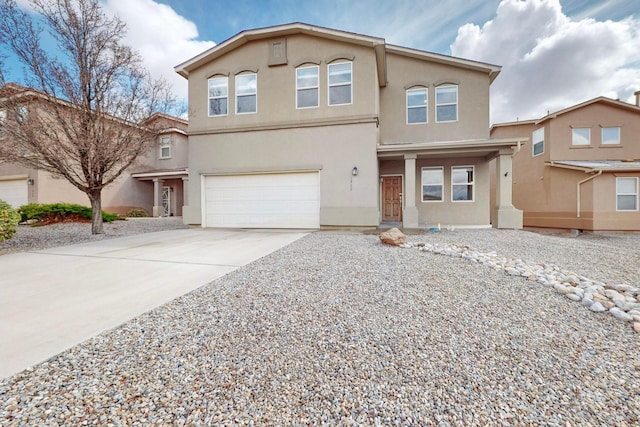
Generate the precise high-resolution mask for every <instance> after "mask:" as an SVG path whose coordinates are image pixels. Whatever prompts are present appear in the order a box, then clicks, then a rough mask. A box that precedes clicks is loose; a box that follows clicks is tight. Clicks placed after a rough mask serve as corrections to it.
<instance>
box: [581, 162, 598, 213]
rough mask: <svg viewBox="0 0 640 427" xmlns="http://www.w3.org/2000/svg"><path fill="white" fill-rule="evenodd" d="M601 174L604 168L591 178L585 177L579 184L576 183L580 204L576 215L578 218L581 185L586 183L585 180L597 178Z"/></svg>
mask: <svg viewBox="0 0 640 427" xmlns="http://www.w3.org/2000/svg"><path fill="white" fill-rule="evenodd" d="M600 175H602V169H600V170H599V171H598V173H596V174H595V175H591V176H590V177H589V178H586V179H583V180H582V181H580V182H578V184H577V185H576V191H577V196H578V197H577V200H578V206H577V209H576V217H577V218H580V186H581V185H582V184H584V183H585V182H587V181H591V180H592V179H594V178H596V177H598V176H600Z"/></svg>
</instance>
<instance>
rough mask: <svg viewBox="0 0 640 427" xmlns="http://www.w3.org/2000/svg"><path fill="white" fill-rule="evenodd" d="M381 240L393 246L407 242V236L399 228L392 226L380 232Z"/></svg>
mask: <svg viewBox="0 0 640 427" xmlns="http://www.w3.org/2000/svg"><path fill="white" fill-rule="evenodd" d="M378 237H380V241H381V242H382V243H385V244H387V245H391V246H400V245H402V244H404V243H406V242H407V236H406V234H404V233H403V232H402V231H400V230H398V229H397V228H395V227H394V228H392V229H390V230H387V231H383V232H382V233H380V236H378Z"/></svg>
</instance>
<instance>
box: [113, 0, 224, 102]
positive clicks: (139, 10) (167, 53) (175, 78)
mask: <svg viewBox="0 0 640 427" xmlns="http://www.w3.org/2000/svg"><path fill="white" fill-rule="evenodd" d="M104 7H105V11H106V12H107V13H109V12H111V13H114V14H117V15H118V16H119V17H120V18H121V19H122V20H123V21H125V22H126V23H127V29H128V31H127V35H126V36H125V42H126V43H127V44H128V45H129V46H132V47H133V48H134V49H135V50H137V51H138V52H139V53H140V55H141V56H142V59H143V62H144V65H145V67H146V68H147V69H148V70H149V71H150V72H151V74H152V75H153V76H154V77H156V78H157V77H160V76H164V77H165V78H166V79H167V80H168V81H169V83H171V85H172V86H173V90H174V93H175V94H176V96H178V97H180V98H184V99H185V100H186V99H187V81H186V80H185V79H184V78H182V77H180V76H179V75H177V74H176V73H175V71H174V70H173V67H174V66H175V65H177V64H179V63H181V62H183V61H186V60H187V59H189V58H191V57H193V56H195V55H197V54H199V53H201V52H203V51H204V50H206V49H209V48H210V47H212V46H213V45H214V44H215V43H214V42H211V41H200V40H197V38H198V29H197V28H196V25H195V24H194V23H193V22H191V21H189V20H187V19H186V18H184V17H182V16H180V15H178V14H177V13H176V12H175V11H174V10H173V9H172V8H171V7H169V6H167V5H164V4H160V3H156V2H155V1H153V0H135V1H131V0H106V2H105V4H104Z"/></svg>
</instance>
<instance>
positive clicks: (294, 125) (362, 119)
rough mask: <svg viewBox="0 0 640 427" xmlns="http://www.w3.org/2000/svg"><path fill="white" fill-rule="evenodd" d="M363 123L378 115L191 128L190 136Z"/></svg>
mask: <svg viewBox="0 0 640 427" xmlns="http://www.w3.org/2000/svg"><path fill="white" fill-rule="evenodd" d="M363 123H375V124H376V126H377V124H378V117H377V116H352V117H346V118H343V119H332V120H314V121H309V122H300V121H295V122H280V123H273V124H268V125H251V126H234V127H232V128H225V129H220V128H217V129H205V130H190V131H189V136H192V135H211V134H224V133H238V132H256V131H262V130H279V129H297V128H309V127H320V126H339V125H353V124H363Z"/></svg>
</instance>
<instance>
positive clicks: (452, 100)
mask: <svg viewBox="0 0 640 427" xmlns="http://www.w3.org/2000/svg"><path fill="white" fill-rule="evenodd" d="M457 120H458V86H440V87H437V88H436V122H455V121H457Z"/></svg>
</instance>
